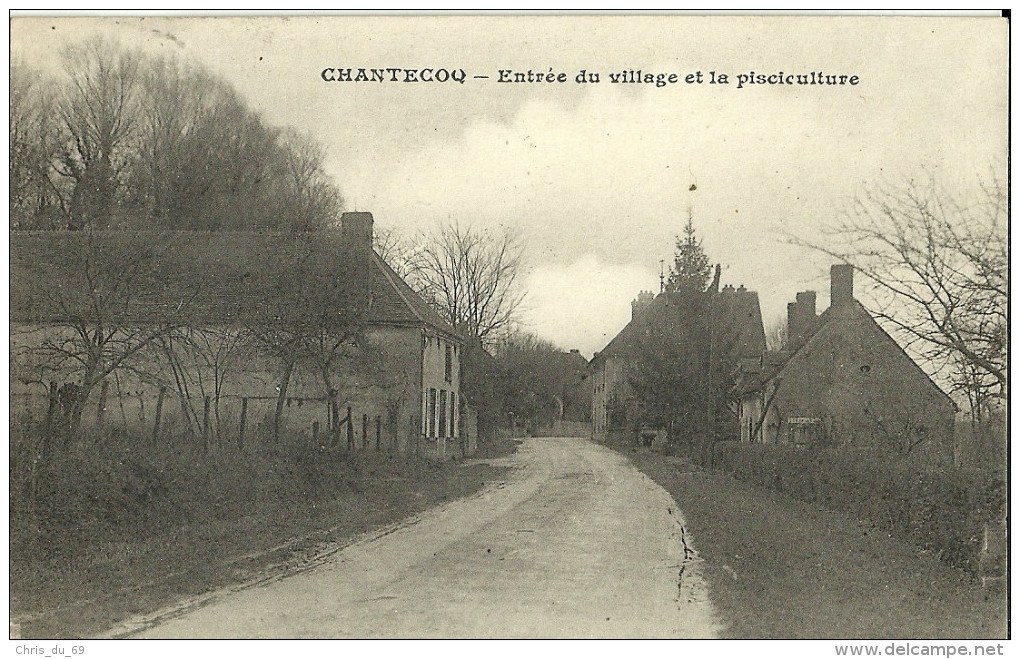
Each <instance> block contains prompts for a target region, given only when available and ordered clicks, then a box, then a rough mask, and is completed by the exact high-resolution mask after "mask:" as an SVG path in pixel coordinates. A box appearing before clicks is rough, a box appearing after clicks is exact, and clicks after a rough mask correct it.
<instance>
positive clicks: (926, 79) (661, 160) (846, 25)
mask: <svg viewBox="0 0 1020 659" xmlns="http://www.w3.org/2000/svg"><path fill="white" fill-rule="evenodd" d="M92 34H102V35H105V36H107V37H109V38H111V39H113V40H116V41H120V42H121V43H123V44H124V45H127V46H139V47H142V48H144V49H146V50H148V51H151V52H156V53H167V54H174V55H176V56H178V57H181V58H183V59H190V60H193V61H196V62H200V63H202V64H204V65H205V66H206V67H208V68H209V69H210V70H212V71H214V72H216V73H218V74H219V75H221V76H222V77H224V78H225V79H226V80H228V81H230V82H231V83H232V84H233V85H234V86H235V88H236V89H237V90H238V91H239V92H240V93H241V94H243V95H244V96H245V97H246V98H247V99H248V101H249V103H250V104H251V106H252V107H253V108H255V109H257V110H259V111H260V112H262V114H263V116H264V118H265V119H266V120H267V121H268V122H269V123H271V124H275V125H280V126H284V125H287V126H294V127H296V128H298V129H300V130H306V131H309V132H310V133H312V134H313V135H314V136H315V137H316V138H318V139H319V140H320V141H321V142H322V144H323V145H324V146H325V147H326V148H327V151H328V154H329V155H328V160H327V169H328V171H329V173H330V174H331V175H332V176H333V177H334V178H335V180H336V182H337V184H338V185H339V187H340V189H341V191H342V192H343V195H344V198H345V206H346V208H347V209H348V210H354V209H356V210H359V211H370V212H372V213H373V215H374V217H375V220H376V223H377V226H378V227H381V228H393V229H396V230H398V231H401V232H406V233H408V234H410V233H413V232H414V231H416V230H417V229H422V228H426V229H427V228H429V227H431V226H435V225H437V224H439V223H443V222H448V221H451V220H453V221H457V222H460V223H461V224H466V225H473V226H476V227H478V228H487V229H493V230H507V231H509V232H511V233H512V235H514V236H515V237H517V238H518V239H519V240H520V241H521V242H522V244H523V245H524V250H525V252H524V256H525V259H524V265H525V267H524V271H523V272H522V274H521V283H522V285H523V287H524V288H525V290H526V294H527V298H526V308H525V309H524V312H523V314H522V316H523V319H524V321H525V323H526V325H527V328H528V329H530V330H531V331H533V332H534V333H536V334H538V335H539V336H541V337H543V338H546V339H548V340H551V341H553V342H554V343H556V344H558V345H560V346H561V347H562V348H564V349H570V348H577V349H579V350H580V351H581V352H582V354H584V355H585V356H587V357H590V356H591V354H592V353H593V352H594V351H597V350H600V349H601V348H602V347H604V346H605V344H606V343H608V342H609V340H611V339H612V337H613V336H615V335H616V333H617V332H618V331H619V330H620V329H622V327H623V326H624V325H625V324H626V323H627V322H628V321H629V319H630V313H631V311H630V301H631V300H632V299H634V297H635V296H636V295H637V293H638V292H639V291H641V290H652V291H658V288H659V273H660V269H661V267H662V265H661V262H662V261H663V260H664V261H665V263H666V267H667V268H668V265H669V263H670V262H671V259H672V253H673V247H674V242H675V239H676V236H677V234H678V233H680V232H681V230H682V228H683V225H684V223H685V222H686V220H687V217H688V215H689V214H690V216H691V217H692V218H693V222H694V226H695V229H696V231H697V235H698V236H700V237H701V239H702V241H703V247H704V249H705V251H706V252H707V254H708V255H709V257H710V259H711V260H712V262H713V263H720V264H721V265H722V283H723V284H724V285H725V284H732V285H734V286H740V285H744V286H746V287H747V288H749V289H752V290H755V291H757V292H758V294H759V298H760V300H761V305H762V314H763V318H764V319H765V325H766V330H768V329H769V328H770V327H771V326H773V325H775V324H776V323H777V322H779V321H780V319H782V318H783V317H784V316H785V309H786V303H787V302H789V301H792V300H793V298H794V296H795V294H796V292H797V291H801V290H816V291H818V294H819V295H818V307H819V311H821V310H824V309H825V308H826V306H827V304H828V268H829V265H830V264H831V260H830V259H829V258H828V257H825V256H822V255H821V254H819V253H817V252H813V251H811V250H808V249H806V248H802V247H797V246H794V245H792V244H790V240H791V237H793V238H798V239H801V240H807V241H815V242H824V241H825V240H826V238H825V236H824V229H825V227H826V226H831V225H832V224H833V223H834V222H836V221H837V220H838V218H839V216H840V213H841V210H842V209H844V208H846V207H847V205H848V203H849V202H850V200H852V199H853V198H854V196H856V195H860V194H861V193H862V192H863V191H864V190H866V189H868V188H869V187H871V186H875V185H878V184H888V183H890V182H893V183H895V182H897V181H903V180H906V179H907V178H909V177H912V176H918V175H921V174H923V173H924V172H932V173H934V174H935V175H936V176H937V177H938V178H939V179H940V180H941V181H943V182H945V183H946V184H947V185H948V186H949V187H953V186H955V185H957V184H967V183H968V182H972V181H971V180H972V179H973V177H974V176H975V173H978V172H983V171H988V170H989V168H993V169H994V168H998V169H999V170H1000V171H1004V167H1005V162H1006V145H1007V117H1008V114H1007V32H1006V23H1005V21H1004V20H1002V19H996V18H917V17H881V18H874V17H872V18H865V17H762V16H758V17H736V16H710V17H696V16H486V17H479V16H472V17H467V16H443V17H438V16H425V17H394V16H389V17H365V16H348V17H325V16H318V17H295V16H291V17H279V16H277V17H269V18H154V17H147V18H144V19H140V18H134V17H117V18H113V17H103V18H39V17H35V18H16V19H15V20H14V21H13V22H12V24H11V51H12V56H13V57H16V58H20V59H22V60H24V61H26V62H28V63H31V64H34V65H37V66H40V67H43V68H46V69H50V70H53V71H57V70H58V69H59V52H60V50H61V48H62V46H63V45H65V44H68V43H74V42H76V41H79V40H81V39H83V38H86V37H88V36H90V35H92ZM327 68H330V69H345V68H353V69H354V70H355V73H356V70H357V69H358V68H400V69H426V68H431V69H439V68H444V69H446V70H450V71H458V72H459V71H461V70H463V71H464V73H465V75H466V80H465V81H464V83H463V84H460V83H458V82H456V81H447V82H410V83H408V82H392V81H390V80H387V81H385V82H381V83H380V82H353V81H352V82H326V81H324V80H323V77H322V73H323V70H324V69H327ZM582 69H583V70H585V72H587V73H592V72H596V73H598V74H599V82H598V83H592V82H588V83H584V84H579V83H577V82H575V79H576V77H577V75H578V73H579V72H580V71H581V70H582ZM501 70H503V71H514V72H523V73H527V72H528V71H529V70H531V71H533V72H535V73H537V72H541V73H543V74H548V73H549V72H550V70H551V71H552V72H553V73H554V74H559V73H563V74H565V79H566V82H551V83H550V82H545V81H543V82H531V83H527V82H523V83H513V82H509V83H501V82H499V75H500V73H499V72H500V71H501ZM631 70H633V71H638V70H640V71H641V72H642V73H643V74H647V73H652V74H660V73H661V74H667V75H668V74H670V73H676V74H677V76H678V77H677V82H676V83H672V84H665V85H663V86H656V85H655V84H645V83H612V82H611V81H610V79H609V76H608V74H609V73H610V72H621V71H631ZM699 71H700V72H701V79H702V81H703V82H701V83H698V82H696V81H695V82H692V83H690V84H688V83H687V82H686V77H687V76H688V75H692V74H694V75H695V78H694V80H696V74H697V72H699ZM712 71H714V72H716V74H717V77H718V74H721V73H723V74H727V75H728V76H729V80H730V82H729V83H728V84H718V83H717V84H711V83H710V82H709V76H710V74H709V72H712ZM752 71H753V72H755V73H758V74H765V75H774V74H778V73H779V72H783V73H784V74H786V75H789V74H807V73H811V72H822V73H826V74H842V75H846V76H851V75H854V76H857V77H858V84H856V85H849V84H845V85H840V86H822V85H814V86H812V85H805V86H802V85H790V84H783V85H780V84H745V85H743V86H740V87H739V88H738V84H737V78H736V76H737V75H750V74H751V72H752ZM398 76H400V77H403V76H404V74H403V73H400V74H398ZM475 76H488V78H487V79H485V78H476V77H475ZM327 77H328V76H327ZM835 247H838V246H835ZM858 297H860V298H861V299H862V300H863V301H865V303H867V284H866V282H859V283H858Z"/></svg>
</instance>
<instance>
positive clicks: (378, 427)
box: [375, 414, 382, 451]
mask: <svg viewBox="0 0 1020 659" xmlns="http://www.w3.org/2000/svg"><path fill="white" fill-rule="evenodd" d="M375 450H376V451H381V450H382V417H381V416H379V415H378V414H376V415H375Z"/></svg>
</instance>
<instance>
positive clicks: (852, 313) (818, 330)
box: [766, 299, 951, 402]
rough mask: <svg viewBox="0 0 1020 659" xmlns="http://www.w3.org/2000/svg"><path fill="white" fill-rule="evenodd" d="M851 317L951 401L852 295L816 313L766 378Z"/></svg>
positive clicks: (781, 370)
mask: <svg viewBox="0 0 1020 659" xmlns="http://www.w3.org/2000/svg"><path fill="white" fill-rule="evenodd" d="M851 319H856V320H859V321H863V325H864V326H865V327H868V328H870V329H871V330H872V332H873V336H874V337H876V338H877V340H878V341H887V342H888V343H890V344H891V345H893V346H895V348H896V350H898V351H899V352H900V353H902V354H903V356H904V357H906V358H907V361H908V362H909V363H910V364H911V366H912V367H913V369H912V370H914V372H915V374H916V375H918V377H919V378H920V379H922V380H923V381H925V382H926V383H927V385H928V386H930V387H932V388H933V389H934V390H935V391H937V392H938V393H939V394H941V395H942V396H943V397H945V399H946V400H950V402H951V399H950V397H949V396H948V395H947V394H946V393H945V392H944V391H943V390H942V387H940V386H939V385H938V384H936V383H935V381H934V380H932V379H931V376H930V375H928V374H927V373H925V371H924V369H922V368H921V367H920V366H918V364H917V362H916V361H914V359H913V358H912V357H911V356H910V355H909V354H907V352H906V351H905V350H904V349H903V346H901V345H900V344H899V342H898V341H896V339H894V338H893V337H892V336H891V335H890V334H889V333H888V332H887V331H886V330H885V328H884V327H882V326H881V325H880V324H878V322H877V321H876V320H875V318H874V317H873V316H872V315H871V313H870V312H869V311H868V310H867V309H866V308H865V307H864V305H863V304H861V303H860V302H859V301H857V300H856V299H854V300H852V301H851V302H850V303H848V304H841V305H837V306H830V307H829V308H828V309H826V310H825V311H824V312H823V313H822V314H821V315H820V316H818V319H817V322H816V323H815V326H814V331H813V332H812V333H811V334H810V335H809V336H808V337H806V338H805V340H804V341H803V343H801V345H800V346H798V347H797V348H796V350H794V352H793V353H787V358H786V359H785V360H783V362H782V363H781V364H780V365H778V366H777V367H776V368H775V369H774V370H773V371H771V372H770V373H769V374H768V375H767V377H766V380H770V379H772V378H773V377H777V376H780V377H781V376H782V374H783V372H784V371H785V370H786V369H787V367H788V366H789V365H790V364H792V363H794V362H796V361H798V360H800V359H803V356H804V355H805V354H807V353H808V352H809V351H810V350H811V348H812V346H813V345H816V344H817V343H818V342H819V341H821V340H823V338H824V337H825V336H826V335H827V334H828V333H830V332H836V331H839V330H840V328H843V327H848V326H849V325H850V324H851V323H850V321H851Z"/></svg>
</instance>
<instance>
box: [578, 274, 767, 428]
mask: <svg viewBox="0 0 1020 659" xmlns="http://www.w3.org/2000/svg"><path fill="white" fill-rule="evenodd" d="M719 274H720V270H719V267H718V266H717V267H716V275H715V280H714V281H713V283H712V286H711V288H710V290H709V292H708V301H709V302H708V307H707V309H706V310H699V311H697V312H695V311H694V310H693V308H692V306H691V305H690V304H688V300H687V299H686V298H685V297H684V296H683V295H681V294H678V293H667V292H662V293H659V294H658V295H654V294H653V293H651V292H650V291H642V292H641V293H640V294H639V295H638V297H637V299H635V300H634V301H633V302H632V303H631V321H630V322H629V323H628V324H627V325H626V326H625V327H624V328H623V329H622V330H621V331H620V333H619V334H617V335H616V336H615V337H614V338H613V340H612V341H610V342H609V344H608V345H606V347H605V348H604V349H603V350H602V351H600V352H597V353H595V355H594V357H593V358H592V359H591V361H590V367H591V375H590V379H591V385H590V386H591V401H592V411H591V421H592V432H593V436H594V437H595V438H596V439H604V438H605V436H606V433H607V432H609V431H611V430H623V429H627V428H628V427H629V426H630V425H632V419H631V417H632V416H633V414H634V407H635V401H634V397H633V395H632V392H631V384H630V381H631V375H632V374H633V373H634V369H635V368H637V364H638V363H639V362H641V361H642V360H644V359H648V358H649V356H648V355H643V356H642V355H639V353H640V352H641V351H642V350H647V349H648V346H647V344H646V342H645V341H644V338H645V337H647V336H648V335H649V334H651V333H656V334H658V335H659V336H660V337H664V338H665V339H666V340H667V341H670V342H671V345H670V346H669V348H670V349H672V348H676V349H678V350H681V351H684V350H690V351H694V350H703V351H707V352H708V354H710V355H711V359H712V361H713V369H714V370H718V369H719V367H720V365H721V363H722V362H723V361H724V360H733V361H734V363H733V364H729V365H727V366H726V367H725V368H724V369H723V370H724V371H729V370H731V369H732V368H733V367H735V365H736V364H735V362H736V360H738V359H740V358H743V357H749V356H756V355H760V354H761V353H762V351H763V350H764V348H765V331H764V327H763V325H762V319H761V308H760V305H759V303H758V294H757V293H755V292H754V291H749V290H747V289H745V288H744V287H743V286H740V287H739V288H734V287H733V286H730V285H727V286H725V287H723V288H722V290H720V289H719ZM692 313H702V314H707V315H708V316H709V317H708V318H704V319H702V320H701V322H700V323H699V326H701V327H705V328H708V329H707V336H700V337H693V338H692V337H687V338H685V336H684V331H683V329H682V328H683V327H687V326H690V323H689V322H688V321H689V320H690V316H691V314H692ZM724 337H725V340H724ZM685 341H688V342H689V343H690V345H683V343H684V342H685ZM724 343H725V345H723V344H724ZM706 406H707V403H706ZM717 421H720V422H721V421H723V419H721V418H719V419H717Z"/></svg>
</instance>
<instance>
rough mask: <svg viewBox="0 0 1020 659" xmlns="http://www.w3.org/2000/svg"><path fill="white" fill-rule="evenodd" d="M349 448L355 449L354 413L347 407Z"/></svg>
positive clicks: (349, 449)
mask: <svg viewBox="0 0 1020 659" xmlns="http://www.w3.org/2000/svg"><path fill="white" fill-rule="evenodd" d="M347 450H348V451H353V450H354V415H353V414H351V408H350V407H348V408H347Z"/></svg>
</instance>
